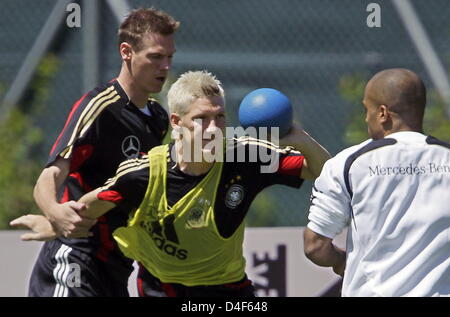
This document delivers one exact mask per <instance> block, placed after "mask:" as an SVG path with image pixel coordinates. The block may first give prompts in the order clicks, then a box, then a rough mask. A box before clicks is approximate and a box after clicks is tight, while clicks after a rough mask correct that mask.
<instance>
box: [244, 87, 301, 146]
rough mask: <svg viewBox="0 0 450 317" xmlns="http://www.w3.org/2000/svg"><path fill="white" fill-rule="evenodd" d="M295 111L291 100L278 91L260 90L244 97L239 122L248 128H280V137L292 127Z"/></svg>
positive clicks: (270, 89)
mask: <svg viewBox="0 0 450 317" xmlns="http://www.w3.org/2000/svg"><path fill="white" fill-rule="evenodd" d="M292 118H293V111H292V105H291V102H290V101H289V99H288V98H287V97H286V96H285V95H284V94H282V93H281V92H279V91H278V90H276V89H272V88H260V89H256V90H254V91H252V92H251V93H249V94H248V95H247V96H245V97H244V99H243V100H242V102H241V104H240V106H239V122H240V123H241V126H242V127H244V128H245V129H246V128H248V127H255V128H260V127H266V128H269V132H270V128H271V127H278V128H279V129H280V137H283V136H284V135H286V134H287V133H288V132H289V130H290V128H291V127H292Z"/></svg>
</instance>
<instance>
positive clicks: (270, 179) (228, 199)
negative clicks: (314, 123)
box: [98, 138, 304, 238]
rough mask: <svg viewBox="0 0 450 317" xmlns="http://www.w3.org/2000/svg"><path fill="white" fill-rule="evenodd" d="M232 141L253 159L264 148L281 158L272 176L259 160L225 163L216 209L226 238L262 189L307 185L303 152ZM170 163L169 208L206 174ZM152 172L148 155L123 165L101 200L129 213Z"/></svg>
mask: <svg viewBox="0 0 450 317" xmlns="http://www.w3.org/2000/svg"><path fill="white" fill-rule="evenodd" d="M231 142H233V143H232V145H231V146H230V147H228V149H227V151H233V152H234V153H238V149H239V148H242V147H243V148H245V153H246V157H247V158H249V155H248V153H249V152H250V151H255V150H256V151H259V150H260V149H261V148H262V150H264V151H267V153H270V154H274V155H277V158H278V160H277V162H278V164H277V166H276V168H275V169H274V170H273V171H272V173H262V172H261V167H262V166H263V165H264V164H265V163H263V162H262V161H261V160H259V157H258V158H257V159H256V160H255V162H248V160H247V161H245V162H236V161H237V159H236V156H235V160H234V162H227V161H225V163H224V166H223V169H222V173H221V176H220V177H221V179H220V183H219V186H218V189H217V198H216V202H215V206H214V217H215V221H216V224H217V229H218V231H219V233H220V234H221V236H222V237H223V238H228V237H230V236H232V235H233V233H234V232H235V230H236V229H237V228H238V227H239V225H240V224H241V223H242V221H243V219H244V217H245V216H246V214H247V212H248V210H249V208H250V205H251V203H252V202H253V200H254V199H255V197H256V195H257V194H258V193H259V192H260V191H261V190H263V189H264V188H266V187H268V186H271V185H274V184H283V185H287V186H291V187H296V188H299V187H300V186H301V184H302V183H303V180H302V179H301V178H300V174H301V168H302V165H303V160H304V156H303V155H302V154H301V153H300V152H297V151H294V150H293V149H292V148H290V147H287V148H283V149H282V148H278V147H276V146H274V145H273V144H271V143H268V142H265V141H261V140H256V139H250V138H241V139H234V140H231ZM172 146H173V144H171V145H170V147H169V149H170V150H169V153H170V152H171V151H172ZM254 153H255V152H254ZM167 164H168V165H167V183H166V186H167V188H166V193H167V201H168V204H169V206H173V205H174V204H175V203H176V202H177V201H178V200H180V199H181V198H182V197H183V196H184V195H186V194H187V193H188V192H189V191H190V190H191V189H192V188H194V187H195V186H196V185H197V184H198V183H199V182H200V181H201V180H202V179H203V177H205V176H206V174H204V175H200V176H190V175H187V174H185V173H183V172H182V171H180V169H179V168H178V166H177V164H176V163H175V162H174V161H173V159H172V157H171V156H170V155H169V157H168V160H167ZM150 168H151V166H150ZM149 173H150V169H149V158H148V155H143V156H142V157H140V158H136V159H133V160H128V161H126V162H123V163H122V164H121V166H120V167H119V169H118V171H117V174H116V177H114V178H112V179H110V180H109V181H108V182H107V183H106V184H105V186H104V189H103V191H102V192H100V193H99V194H98V198H99V199H102V200H108V201H112V202H114V203H115V204H117V205H118V206H121V207H122V208H124V209H126V210H130V211H131V210H134V209H136V208H138V207H139V206H140V204H141V202H142V200H143V198H144V195H145V193H146V190H147V187H148V181H149ZM110 212H111V211H110Z"/></svg>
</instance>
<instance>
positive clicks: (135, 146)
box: [122, 135, 141, 158]
mask: <svg viewBox="0 0 450 317" xmlns="http://www.w3.org/2000/svg"><path fill="white" fill-rule="evenodd" d="M140 149H141V143H140V142H139V139H138V138H137V137H136V136H134V135H129V136H127V137H126V138H125V139H123V141H122V153H123V155H125V156H126V157H127V158H131V157H133V156H135V155H136V154H138V153H139V151H140Z"/></svg>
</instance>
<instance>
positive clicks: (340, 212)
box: [308, 132, 450, 296]
mask: <svg viewBox="0 0 450 317" xmlns="http://www.w3.org/2000/svg"><path fill="white" fill-rule="evenodd" d="M309 220H310V222H309V223H308V228H310V229H311V230H312V231H314V232H316V233H318V234H321V235H323V236H326V237H328V238H334V237H335V236H336V235H337V234H338V233H340V232H341V231H342V229H344V227H346V226H349V230H348V236H347V264H346V269H345V274H344V281H343V286H342V295H343V296H446V295H447V296H449V295H450V145H449V144H447V143H444V142H442V141H439V140H437V139H435V138H432V137H427V136H425V135H423V134H420V133H417V132H397V133H393V134H390V135H388V136H387V137H386V138H384V139H381V140H377V141H373V140H367V141H365V142H363V143H361V144H359V145H356V146H353V147H350V148H348V149H346V150H344V151H342V152H340V153H339V154H337V155H336V156H335V157H334V158H332V159H330V160H328V161H327V162H326V163H325V165H324V167H323V170H322V173H321V174H320V177H319V178H317V180H316V181H315V183H314V186H313V191H312V196H311V207H310V214H309Z"/></svg>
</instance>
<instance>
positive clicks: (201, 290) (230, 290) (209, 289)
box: [137, 264, 255, 297]
mask: <svg viewBox="0 0 450 317" xmlns="http://www.w3.org/2000/svg"><path fill="white" fill-rule="evenodd" d="M137 289H138V294H139V296H140V297H255V289H254V287H253V283H252V281H251V280H249V279H248V278H247V275H245V276H244V278H243V279H242V280H240V281H237V282H234V283H229V284H222V285H211V286H209V285H207V286H203V285H202V286H185V285H182V284H176V283H162V282H161V281H160V280H159V279H158V278H156V277H155V276H153V275H152V274H150V273H149V272H148V271H147V270H146V269H145V268H144V267H143V266H142V265H141V264H139V273H138V277H137Z"/></svg>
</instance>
